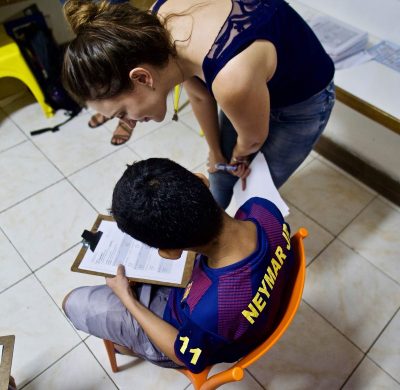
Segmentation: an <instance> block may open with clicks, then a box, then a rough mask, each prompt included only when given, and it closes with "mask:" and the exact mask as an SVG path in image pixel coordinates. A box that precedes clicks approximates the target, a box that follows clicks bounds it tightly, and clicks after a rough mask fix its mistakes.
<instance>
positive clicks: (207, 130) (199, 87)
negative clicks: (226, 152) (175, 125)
mask: <svg viewBox="0 0 400 390" xmlns="http://www.w3.org/2000/svg"><path fill="white" fill-rule="evenodd" d="M183 85H184V87H185V90H186V92H187V94H188V96H189V100H190V103H191V105H192V108H193V112H194V114H195V116H196V119H197V121H198V122H199V124H200V127H201V130H202V131H203V133H204V135H205V137H206V141H207V144H208V147H209V171H210V172H214V171H215V164H216V163H217V162H226V159H225V157H224V156H223V154H222V152H221V146H220V138H219V125H218V112H217V103H216V101H215V99H214V98H213V97H212V96H211V94H210V93H209V92H208V90H207V88H206V87H205V85H204V84H203V83H202V82H201V81H200V80H198V79H197V78H195V77H192V78H191V79H189V80H186V81H185V82H184V84H183Z"/></svg>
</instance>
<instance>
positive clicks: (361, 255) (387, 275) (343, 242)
mask: <svg viewBox="0 0 400 390" xmlns="http://www.w3.org/2000/svg"><path fill="white" fill-rule="evenodd" d="M337 240H338V241H339V242H340V243H341V244H343V245H344V246H346V247H347V248H348V249H350V250H351V251H353V252H354V253H356V254H357V255H358V256H360V257H361V258H362V259H363V260H365V261H366V262H368V263H369V264H370V265H372V266H373V267H374V268H375V269H376V270H377V271H379V272H380V273H382V274H383V275H385V276H386V277H388V278H389V279H390V280H392V281H393V282H394V283H396V284H397V285H399V286H400V282H398V281H397V280H396V279H393V277H392V276H391V275H389V274H388V273H387V272H386V271H384V270H382V269H381V268H379V267H378V266H377V265H376V264H374V263H373V262H372V261H370V260H369V259H368V258H367V257H365V256H364V255H363V254H362V253H360V252H358V251H357V250H356V249H355V248H352V247H351V246H350V245H349V244H347V243H346V242H345V241H343V240H342V239H341V238H340V237H337Z"/></svg>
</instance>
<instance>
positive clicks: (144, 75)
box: [129, 68, 154, 87]
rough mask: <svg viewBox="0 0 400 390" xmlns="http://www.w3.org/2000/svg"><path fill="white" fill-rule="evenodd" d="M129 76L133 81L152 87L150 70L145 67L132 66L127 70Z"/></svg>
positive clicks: (152, 81)
mask: <svg viewBox="0 0 400 390" xmlns="http://www.w3.org/2000/svg"><path fill="white" fill-rule="evenodd" d="M129 78H130V79H131V80H132V81H133V82H137V83H139V84H143V85H147V86H149V87H153V83H154V80H153V76H152V74H151V73H150V71H149V70H148V69H146V68H133V69H132V70H131V71H130V72H129Z"/></svg>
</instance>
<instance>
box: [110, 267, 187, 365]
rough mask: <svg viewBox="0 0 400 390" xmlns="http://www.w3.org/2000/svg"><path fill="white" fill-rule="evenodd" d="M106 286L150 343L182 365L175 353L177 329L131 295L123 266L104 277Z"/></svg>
mask: <svg viewBox="0 0 400 390" xmlns="http://www.w3.org/2000/svg"><path fill="white" fill-rule="evenodd" d="M106 280H107V286H108V287H110V288H111V289H112V290H113V292H114V294H115V295H116V296H117V297H118V298H119V299H120V300H121V302H122V303H123V305H124V306H125V307H126V308H127V309H128V311H129V312H130V313H131V314H132V316H133V317H135V319H136V321H137V322H138V323H139V324H140V326H141V327H142V329H143V330H144V331H145V333H146V334H147V335H148V336H149V339H150V340H151V341H152V343H153V344H154V345H155V346H156V347H157V348H158V349H159V350H160V351H161V352H163V353H164V354H165V355H166V356H168V357H169V358H170V359H171V360H172V361H174V362H175V363H176V364H179V365H182V366H183V365H184V364H183V363H182V362H181V361H180V360H179V359H178V358H177V357H176V355H175V350H174V344H175V339H176V337H177V335H178V330H177V329H176V328H174V327H173V326H172V325H170V324H169V323H168V322H166V321H164V320H163V319H161V318H160V317H158V316H156V315H155V314H154V313H153V312H152V311H150V310H149V309H148V308H147V307H145V306H143V305H142V304H141V303H140V302H139V301H138V300H137V298H136V297H135V296H134V295H133V293H132V289H131V287H130V286H129V281H128V279H127V278H126V277H125V268H124V266H123V265H119V266H118V270H117V275H116V276H115V277H114V278H106Z"/></svg>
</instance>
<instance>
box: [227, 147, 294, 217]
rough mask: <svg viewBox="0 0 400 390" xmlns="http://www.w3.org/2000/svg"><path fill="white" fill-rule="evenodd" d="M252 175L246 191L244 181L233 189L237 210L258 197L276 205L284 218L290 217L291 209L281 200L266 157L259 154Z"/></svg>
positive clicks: (252, 163) (253, 165)
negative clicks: (243, 186)
mask: <svg viewBox="0 0 400 390" xmlns="http://www.w3.org/2000/svg"><path fill="white" fill-rule="evenodd" d="M250 167H251V173H250V175H249V177H248V178H247V180H246V189H245V190H244V191H243V190H242V181H241V180H238V181H237V183H236V184H235V186H234V187H233V201H234V202H235V203H236V210H237V209H238V208H239V207H240V206H242V205H243V203H245V202H246V201H247V200H249V199H250V198H253V197H255V196H258V197H260V198H264V199H268V200H269V201H271V202H272V203H275V205H276V207H278V209H279V210H280V212H281V213H282V215H283V216H284V217H286V216H288V215H289V207H288V206H287V205H286V203H285V202H284V201H283V199H282V198H281V195H280V194H279V192H278V190H277V188H276V187H275V184H274V182H273V181H272V177H271V173H270V171H269V168H268V164H267V162H266V161H265V157H264V155H263V154H262V153H258V154H257V156H256V157H255V158H254V160H253V161H252V162H251V165H250Z"/></svg>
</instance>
